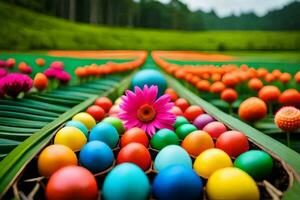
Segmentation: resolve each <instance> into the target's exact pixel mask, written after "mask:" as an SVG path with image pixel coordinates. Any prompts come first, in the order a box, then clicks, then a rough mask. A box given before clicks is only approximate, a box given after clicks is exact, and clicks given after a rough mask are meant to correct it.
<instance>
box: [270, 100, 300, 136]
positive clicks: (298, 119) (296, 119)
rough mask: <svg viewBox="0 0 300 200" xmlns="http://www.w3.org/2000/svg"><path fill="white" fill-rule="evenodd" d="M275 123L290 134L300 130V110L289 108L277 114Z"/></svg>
mask: <svg viewBox="0 0 300 200" xmlns="http://www.w3.org/2000/svg"><path fill="white" fill-rule="evenodd" d="M274 120H275V123H276V125H277V126H278V128H280V129H281V130H284V131H287V132H290V131H294V130H297V129H298V128H300V110H299V109H297V108H295V107H292V106H287V107H283V108H281V109H280V110H279V111H278V112H277V113H276V114H275V119H274Z"/></svg>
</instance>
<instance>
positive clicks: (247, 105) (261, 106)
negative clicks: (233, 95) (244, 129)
mask: <svg viewBox="0 0 300 200" xmlns="http://www.w3.org/2000/svg"><path fill="white" fill-rule="evenodd" d="M238 114H239V117H240V118H241V119H243V120H245V121H248V122H254V121H258V120H260V119H262V118H264V117H265V116H266V115H267V105H266V103H265V102H264V101H262V100H261V99H259V98H257V97H250V98H248V99H246V100H245V101H243V102H242V103H241V105H240V106H239V110H238Z"/></svg>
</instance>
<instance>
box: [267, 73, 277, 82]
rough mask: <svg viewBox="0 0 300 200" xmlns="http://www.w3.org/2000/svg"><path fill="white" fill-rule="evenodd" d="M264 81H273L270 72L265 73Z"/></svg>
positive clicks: (273, 78)
mask: <svg viewBox="0 0 300 200" xmlns="http://www.w3.org/2000/svg"><path fill="white" fill-rule="evenodd" d="M265 81H266V82H268V83H271V82H273V81H275V77H274V76H273V75H272V74H267V75H266V76H265Z"/></svg>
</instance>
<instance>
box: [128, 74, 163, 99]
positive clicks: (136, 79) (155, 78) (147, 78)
mask: <svg viewBox="0 0 300 200" xmlns="http://www.w3.org/2000/svg"><path fill="white" fill-rule="evenodd" d="M144 85H148V86H149V87H150V86H151V85H156V86H157V87H158V96H161V95H163V94H164V92H165V90H166V89H167V81H166V78H165V77H164V75H163V74H162V73H160V72H159V71H157V70H153V69H145V70H141V71H140V72H138V73H136V74H135V75H134V76H133V78H132V80H131V89H134V87H135V86H138V87H139V88H141V89H142V88H144Z"/></svg>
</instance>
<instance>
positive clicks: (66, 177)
mask: <svg viewBox="0 0 300 200" xmlns="http://www.w3.org/2000/svg"><path fill="white" fill-rule="evenodd" d="M98 196H99V191H98V186H97V182H96V179H95V177H94V176H93V174H91V172H89V170H87V169H85V168H83V167H79V166H67V167H63V168H61V169H59V170H58V171H56V172H55V173H54V174H53V175H52V176H51V177H50V179H49V181H48V183H47V186H46V199H48V200H56V199H61V200H68V199H90V200H97V199H98Z"/></svg>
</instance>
